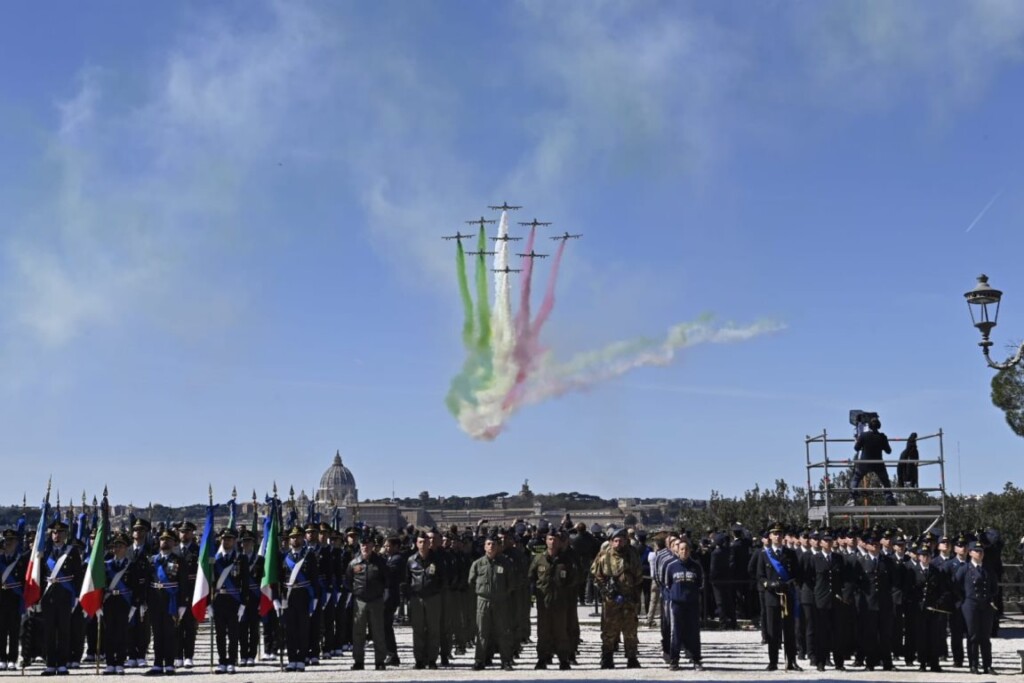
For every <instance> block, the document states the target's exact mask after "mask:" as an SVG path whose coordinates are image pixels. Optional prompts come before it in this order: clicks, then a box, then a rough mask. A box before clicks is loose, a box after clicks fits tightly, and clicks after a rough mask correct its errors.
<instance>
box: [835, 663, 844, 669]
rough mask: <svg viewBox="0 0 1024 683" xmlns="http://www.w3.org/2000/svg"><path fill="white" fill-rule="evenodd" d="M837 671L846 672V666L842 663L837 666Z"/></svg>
mask: <svg viewBox="0 0 1024 683" xmlns="http://www.w3.org/2000/svg"><path fill="white" fill-rule="evenodd" d="M836 671H846V665H845V664H842V663H840V664H836Z"/></svg>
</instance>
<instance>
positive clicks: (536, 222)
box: [519, 218, 551, 228]
mask: <svg viewBox="0 0 1024 683" xmlns="http://www.w3.org/2000/svg"><path fill="white" fill-rule="evenodd" d="M519 225H526V226H529V227H531V228H539V227H540V226H542V225H551V223H550V221H549V222H547V223H544V222H542V221H539V220H537V219H536V218H534V219H533V220H532V221H527V222H526V223H524V222H522V221H519Z"/></svg>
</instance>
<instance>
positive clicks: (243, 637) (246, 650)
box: [238, 599, 260, 659]
mask: <svg viewBox="0 0 1024 683" xmlns="http://www.w3.org/2000/svg"><path fill="white" fill-rule="evenodd" d="M259 649H260V607H259V600H251V599H250V600H249V601H248V603H247V604H246V606H245V616H243V617H242V623H240V624H239V625H238V656H239V657H241V658H242V659H256V655H257V653H258V652H259Z"/></svg>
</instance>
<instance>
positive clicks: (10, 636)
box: [0, 590, 21, 662]
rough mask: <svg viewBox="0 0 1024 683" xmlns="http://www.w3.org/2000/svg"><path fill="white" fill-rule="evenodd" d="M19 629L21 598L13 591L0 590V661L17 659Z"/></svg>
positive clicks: (14, 660)
mask: <svg viewBox="0 0 1024 683" xmlns="http://www.w3.org/2000/svg"><path fill="white" fill-rule="evenodd" d="M20 630H21V599H20V598H19V597H18V596H17V595H15V594H14V591H11V590H3V591H0V662H16V661H17V660H18V636H19V631H20Z"/></svg>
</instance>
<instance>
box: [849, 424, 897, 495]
mask: <svg viewBox="0 0 1024 683" xmlns="http://www.w3.org/2000/svg"><path fill="white" fill-rule="evenodd" d="M881 428H882V422H881V420H879V419H878V418H877V417H872V418H871V419H870V420H869V421H868V431H866V432H864V433H863V434H861V435H860V436H858V437H857V442H856V443H855V444H854V446H853V450H855V451H856V452H857V455H856V456H855V457H854V460H855V461H856V463H855V464H854V466H853V478H852V479H851V480H850V500H849V501H848V502H847V503H846V504H847V505H855V504H856V501H855V496H856V495H857V489H858V488H859V487H860V482H861V480H862V479H864V476H865V475H867V474H870V473H874V475H875V476H876V477H878V480H879V481H880V482H881V483H882V486H883V487H885V502H886V504H887V505H895V504H896V498H895V497H894V496H893V494H892V482H890V481H889V473H888V472H887V471H886V469H885V463H884V462H882V459H883V457H884V455H883V453H885V454H891V453H892V446H890V445H889V437H887V436H886V435H885V433H884V432H881V431H879V430H880V429H881Z"/></svg>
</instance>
